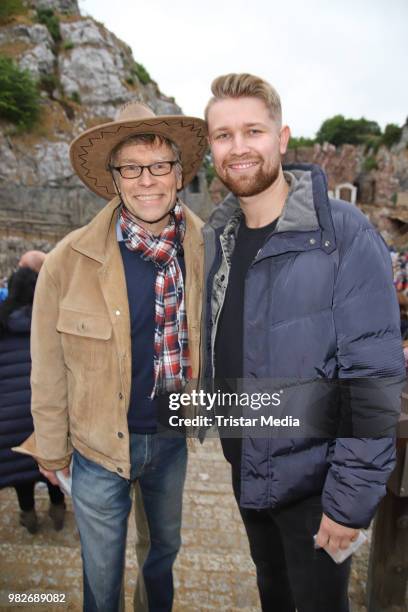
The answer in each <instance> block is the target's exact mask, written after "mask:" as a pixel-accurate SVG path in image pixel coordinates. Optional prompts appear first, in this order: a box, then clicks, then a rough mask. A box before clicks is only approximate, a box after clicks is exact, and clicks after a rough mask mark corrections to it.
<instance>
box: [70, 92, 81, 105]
mask: <svg viewBox="0 0 408 612" xmlns="http://www.w3.org/2000/svg"><path fill="white" fill-rule="evenodd" d="M69 97H70V99H71V100H72V101H73V102H75V104H81V97H80V95H79V93H78V92H77V91H73V92H72V94H71V95H70V96H69Z"/></svg>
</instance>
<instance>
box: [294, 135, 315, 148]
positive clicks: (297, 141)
mask: <svg viewBox="0 0 408 612" xmlns="http://www.w3.org/2000/svg"><path fill="white" fill-rule="evenodd" d="M315 143H316V140H315V139H314V138H304V137H303V136H300V137H299V138H295V137H293V138H291V139H290V140H289V144H288V149H298V148H299V147H313V145H314V144H315Z"/></svg>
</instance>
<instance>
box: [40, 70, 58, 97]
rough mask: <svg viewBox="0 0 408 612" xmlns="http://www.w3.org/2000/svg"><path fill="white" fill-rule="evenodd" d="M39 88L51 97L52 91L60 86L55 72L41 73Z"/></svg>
mask: <svg viewBox="0 0 408 612" xmlns="http://www.w3.org/2000/svg"><path fill="white" fill-rule="evenodd" d="M40 88H41V89H43V90H44V91H46V92H47V94H48V95H49V96H50V98H52V96H53V94H54V91H55V90H56V89H60V88H61V84H60V82H59V80H58V78H57V77H56V76H55V74H43V75H42V76H41V79H40Z"/></svg>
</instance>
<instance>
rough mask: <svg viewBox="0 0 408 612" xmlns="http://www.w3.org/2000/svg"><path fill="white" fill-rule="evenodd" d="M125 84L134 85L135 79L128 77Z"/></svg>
mask: <svg viewBox="0 0 408 612" xmlns="http://www.w3.org/2000/svg"><path fill="white" fill-rule="evenodd" d="M126 83H127V84H128V85H134V84H135V79H134V78H133V77H128V78H127V79H126Z"/></svg>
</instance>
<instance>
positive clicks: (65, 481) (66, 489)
mask: <svg viewBox="0 0 408 612" xmlns="http://www.w3.org/2000/svg"><path fill="white" fill-rule="evenodd" d="M55 474H56V476H57V479H58V482H59V487H60V489H61V491H63V493H65V495H69V497H71V487H72V461H71V463H70V464H69V476H65V474H63V473H62V470H57V471H56V472H55Z"/></svg>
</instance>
